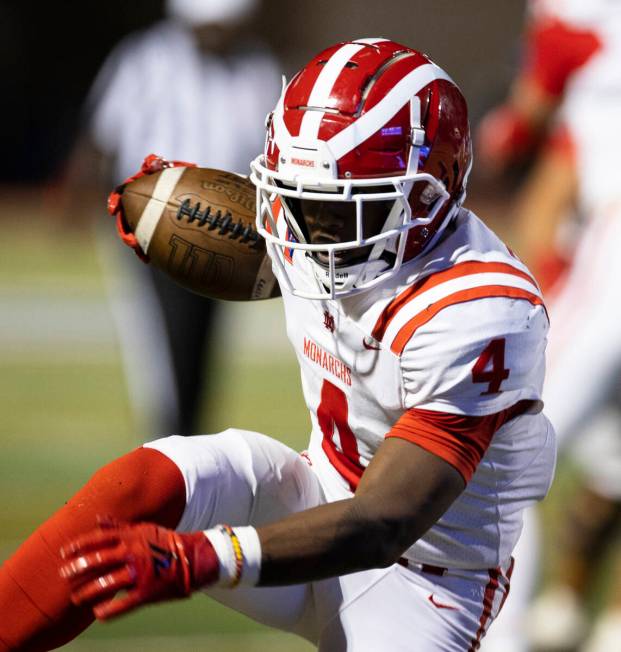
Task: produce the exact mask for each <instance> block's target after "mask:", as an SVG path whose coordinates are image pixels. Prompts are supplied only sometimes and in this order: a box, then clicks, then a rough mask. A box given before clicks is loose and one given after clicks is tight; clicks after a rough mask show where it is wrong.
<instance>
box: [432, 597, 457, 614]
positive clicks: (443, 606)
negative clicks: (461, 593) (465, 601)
mask: <svg viewBox="0 0 621 652" xmlns="http://www.w3.org/2000/svg"><path fill="white" fill-rule="evenodd" d="M427 600H429V602H431V604H432V605H433V606H434V607H436V609H450V610H451V611H459V607H454V606H453V605H451V604H442V603H441V602H438V601H437V600H436V599H435V598H434V597H433V593H430V594H429V596H428V597H427Z"/></svg>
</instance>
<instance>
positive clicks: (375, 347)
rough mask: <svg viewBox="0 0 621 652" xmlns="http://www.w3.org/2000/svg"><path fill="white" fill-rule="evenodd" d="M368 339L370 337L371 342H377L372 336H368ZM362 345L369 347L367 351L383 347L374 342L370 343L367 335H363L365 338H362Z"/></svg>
mask: <svg viewBox="0 0 621 652" xmlns="http://www.w3.org/2000/svg"><path fill="white" fill-rule="evenodd" d="M368 339H369V341H370V342H375V340H373V339H371V338H368ZM362 346H364V348H365V349H367V351H379V350H380V348H381V347H380V346H376V345H375V344H373V343H372V344H369V342H367V338H366V337H363V338H362Z"/></svg>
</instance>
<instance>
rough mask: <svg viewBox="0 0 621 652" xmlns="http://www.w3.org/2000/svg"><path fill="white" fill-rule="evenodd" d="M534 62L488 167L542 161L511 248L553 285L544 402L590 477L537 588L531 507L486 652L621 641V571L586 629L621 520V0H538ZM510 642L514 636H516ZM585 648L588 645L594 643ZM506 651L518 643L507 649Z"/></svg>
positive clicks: (597, 648) (510, 105)
mask: <svg viewBox="0 0 621 652" xmlns="http://www.w3.org/2000/svg"><path fill="white" fill-rule="evenodd" d="M529 11H530V15H529V19H528V25H527V30H526V34H525V52H524V57H523V65H522V68H521V70H520V71H519V73H518V75H517V77H516V78H515V80H514V82H513V84H512V87H511V91H510V94H509V97H508V98H507V100H506V102H505V103H504V104H502V105H501V106H499V107H497V108H496V109H495V110H493V111H492V112H490V113H489V114H488V115H487V116H486V117H485V118H484V120H483V121H482V123H481V125H480V129H479V138H478V153H479V155H480V159H481V161H482V162H483V163H485V164H486V165H487V168H488V174H489V175H490V176H493V175H501V174H503V173H505V172H507V171H508V170H509V169H510V168H511V167H515V166H516V165H524V164H528V162H529V160H530V161H533V160H534V163H533V165H532V168H531V171H530V173H529V175H528V176H527V178H526V180H525V182H524V183H523V185H522V188H521V190H520V191H519V193H518V195H517V197H516V200H515V204H514V206H515V208H514V210H513V225H512V228H513V232H514V237H513V242H514V245H515V247H516V250H517V251H518V253H519V254H520V256H521V257H523V258H525V259H526V262H527V263H528V264H529V265H530V266H531V269H533V270H534V272H535V274H536V276H537V278H538V279H539V280H540V281H541V283H542V285H543V286H544V290H546V291H547V304H548V307H549V309H550V317H551V324H552V328H551V331H550V345H549V347H548V365H549V371H548V376H547V380H546V387H545V391H544V399H545V404H546V410H547V411H548V414H549V416H550V419H551V420H552V422H553V424H554V425H555V427H556V429H557V433H558V437H559V443H560V446H561V449H562V448H564V447H567V446H568V444H570V443H572V442H574V440H577V441H575V443H574V445H573V446H572V457H573V460H574V462H575V463H576V464H577V466H578V468H579V469H580V471H581V476H582V479H583V484H581V486H580V487H578V488H577V490H576V494H575V496H574V497H573V499H572V501H571V505H570V507H569V509H568V510H567V513H566V514H564V515H563V520H564V522H563V523H562V525H561V533H560V536H559V538H558V540H556V541H554V542H553V543H552V545H553V553H554V556H555V558H556V559H555V561H554V564H553V569H554V573H553V576H552V578H551V581H550V586H549V587H547V588H546V589H545V591H544V593H543V594H542V595H541V596H539V598H538V599H537V600H536V601H535V603H534V604H533V605H532V608H530V610H529V609H528V606H529V602H530V600H531V599H532V598H531V596H532V594H533V591H534V584H535V582H536V578H537V573H536V563H537V559H538V545H539V544H538V537H537V534H536V532H534V528H535V527H536V519H534V515H531V518H529V519H526V521H525V530H524V532H523V534H522V538H521V542H520V545H519V547H518V550H516V567H519V566H524V567H527V568H528V567H530V572H526V573H524V572H523V573H522V574H521V575H519V576H517V575H516V578H517V579H516V581H515V582H514V583H513V586H512V598H511V599H510V600H509V601H508V602H507V608H506V611H505V612H503V613H502V614H501V616H500V618H499V619H498V622H497V623H496V626H495V627H494V628H492V630H491V635H490V637H489V639H488V640H487V641H486V645H485V646H484V649H485V650H492V649H498V650H501V649H502V650H504V651H506V650H508V649H516V650H518V649H520V650H524V649H527V647H528V644H527V641H526V640H525V638H524V636H523V635H522V633H525V632H526V631H528V632H529V635H530V642H531V644H532V646H533V648H534V649H536V650H550V651H551V650H558V651H561V650H564V651H568V650H577V649H584V650H588V651H589V652H603V651H611V650H620V649H621V577H615V578H614V579H613V584H614V586H613V589H612V591H611V594H610V596H609V602H608V604H607V606H606V607H605V608H604V610H603V611H602V613H601V614H600V616H599V619H598V622H597V624H596V625H595V627H594V628H593V631H592V632H591V635H590V636H589V640H588V641H586V642H584V640H585V638H586V637H587V634H588V630H589V625H588V607H587V600H588V598H589V592H590V590H591V589H592V588H593V585H594V582H595V580H596V579H597V576H598V572H599V571H600V570H601V564H602V563H603V562H605V560H606V555H605V553H606V552H607V549H608V548H609V547H610V546H611V545H612V544H614V543H616V539H615V537H614V536H611V535H612V533H613V532H614V530H615V528H616V527H617V526H618V525H619V524H620V523H621V409H620V405H621V402H620V393H619V383H620V382H621V332H620V331H619V329H618V321H619V319H620V318H621V310H620V308H619V305H620V303H619V294H620V292H619V278H621V266H620V264H619V262H617V261H618V260H619V256H618V248H619V245H620V244H621V172H620V170H619V166H618V165H617V163H616V159H617V157H618V151H619V148H620V147H621V135H620V134H619V130H618V128H617V120H618V116H619V115H620V114H621V68H620V66H619V61H621V4H620V3H617V2H608V1H606V0H595V1H593V2H589V3H584V2H580V1H579V0H555V1H552V0H532V1H531V3H530V6H529ZM510 639H512V640H513V643H508V642H507V641H509V640H510ZM583 642H584V644H583ZM507 645H509V646H510V647H507Z"/></svg>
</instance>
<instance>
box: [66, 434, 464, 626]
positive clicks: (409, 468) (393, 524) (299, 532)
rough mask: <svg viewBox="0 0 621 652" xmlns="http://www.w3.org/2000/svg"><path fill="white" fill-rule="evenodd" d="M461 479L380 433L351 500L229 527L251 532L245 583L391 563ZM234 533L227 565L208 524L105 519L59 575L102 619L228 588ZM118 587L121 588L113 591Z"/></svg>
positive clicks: (69, 551) (233, 574)
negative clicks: (190, 529) (180, 527)
mask: <svg viewBox="0 0 621 652" xmlns="http://www.w3.org/2000/svg"><path fill="white" fill-rule="evenodd" d="M464 486H465V482H464V479H463V477H462V475H461V474H460V473H459V472H458V471H457V470H456V469H455V468H453V467H452V466H451V465H450V464H448V463H447V462H445V461H444V460H443V459H441V458H440V457H437V456H436V455H434V454H432V453H429V452H427V451H426V450H424V449H423V448H420V447H419V446H418V445H416V444H413V443H411V442H409V441H406V440H403V439H387V440H386V441H385V442H384V443H383V444H382V445H381V447H380V449H379V450H378V452H377V453H376V455H375V456H374V458H373V460H372V462H371V463H370V464H369V466H368V468H367V470H366V471H365V473H364V475H363V478H362V480H361V482H360V485H359V487H358V489H357V492H356V494H355V496H353V497H352V498H350V499H347V500H342V501H338V502H334V503H331V504H327V505H322V506H320V507H316V508H313V509H310V510H306V511H304V512H300V513H299V514H294V515H292V516H290V517H288V518H285V519H283V520H281V521H278V522H276V523H273V524H271V525H266V526H264V527H260V528H258V529H257V530H256V532H255V531H254V530H252V528H236V530H235V531H237V532H240V533H241V531H242V530H251V531H252V536H253V537H255V538H257V537H258V542H259V547H260V559H259V560H258V562H259V564H260V571H259V569H258V568H255V569H253V570H254V571H258V572H257V573H256V574H257V575H258V577H256V578H255V581H254V582H253V583H258V584H259V585H262V586H269V585H285V584H297V583H300V582H306V581H313V580H319V579H323V578H326V577H332V576H337V575H344V574H347V573H352V572H355V571H360V570H365V569H369V568H377V567H383V566H389V565H390V564H393V563H395V562H396V561H397V560H398V559H399V557H400V556H401V554H402V553H403V552H404V551H405V550H406V549H407V548H408V547H409V546H410V545H412V543H414V541H416V539H418V538H419V537H420V536H422V535H423V534H424V533H425V532H426V531H427V529H429V527H431V526H432V525H433V524H434V523H435V522H436V521H437V520H438V518H440V516H441V515H442V514H443V513H444V512H445V511H446V509H448V507H449V506H450V505H451V503H452V502H453V501H454V500H455V499H456V498H457V496H458V495H459V494H460V493H461V491H462V490H463V488H464ZM235 531H233V530H230V533H231V534H232V536H231V539H230V543H232V546H231V549H232V550H233V553H234V554H232V560H233V568H232V569H231V568H230V563H231V559H228V560H224V561H223V555H222V554H221V551H222V545H221V544H222V541H220V544H219V543H218V539H217V538H218V536H220V537H223V538H224V541H225V544H226V543H229V541H228V539H227V534H226V533H225V534H220V533H219V532H218V531H216V530H209V531H207V536H205V534H203V533H202V532H197V533H191V534H180V533H176V532H173V531H172V530H167V529H165V528H158V527H156V526H154V525H151V524H139V525H114V524H106V525H105V527H104V528H102V529H100V530H96V531H94V532H91V533H88V534H87V535H84V536H82V537H80V538H79V539H77V540H76V541H75V542H73V543H72V544H71V545H69V546H67V547H66V548H65V550H64V555H65V558H66V563H65V564H64V566H63V567H62V569H61V574H62V575H63V576H64V577H65V578H67V579H68V580H69V582H70V584H71V589H72V599H73V600H74V602H75V603H76V604H79V605H82V606H91V607H92V608H93V609H94V612H95V615H96V616H97V617H98V618H100V619H102V620H106V619H109V618H111V617H114V616H117V615H120V614H122V613H125V612H127V611H130V610H132V609H134V608H136V607H137V606H140V605H142V604H146V603H149V602H156V601H160V600H166V599H173V598H179V597H184V596H187V595H189V593H190V592H191V591H193V590H195V589H198V588H201V587H204V586H209V585H212V584H215V583H218V584H224V585H229V586H233V585H235V584H236V583H237V582H238V581H239V579H240V575H243V573H244V570H245V569H244V551H243V550H242V549H241V548H240V545H239V544H240V541H239V540H238V539H237V537H236V536H235ZM246 540H247V539H246ZM212 542H213V544H212ZM216 550H218V551H219V552H220V554H218V553H217V552H216ZM225 552H226V550H225ZM246 552H247V551H246ZM237 555H238V561H239V567H238V568H237V569H236V568H235V561H236V560H235V557H236V556H237ZM237 571H239V572H237ZM225 575H226V576H225ZM248 575H249V576H253V573H252V572H250V571H249V573H248ZM241 579H242V581H247V578H244V577H241ZM257 580H258V581H257ZM119 590H125V591H126V593H124V594H123V595H121V596H120V597H115V596H116V594H117V593H118V591H119Z"/></svg>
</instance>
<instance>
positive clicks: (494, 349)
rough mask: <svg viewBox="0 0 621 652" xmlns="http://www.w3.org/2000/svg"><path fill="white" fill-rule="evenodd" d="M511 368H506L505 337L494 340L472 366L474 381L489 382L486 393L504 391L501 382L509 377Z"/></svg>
mask: <svg viewBox="0 0 621 652" xmlns="http://www.w3.org/2000/svg"><path fill="white" fill-rule="evenodd" d="M509 373H510V372H509V369H505V338H504V337H501V338H499V339H497V340H492V341H491V342H490V343H489V344H488V345H487V346H486V347H485V349H484V350H483V353H481V355H480V356H479V357H478V359H477V361H476V362H475V363H474V367H472V382H473V383H487V390H486V391H484V392H481V396H485V395H486V394H498V393H499V392H502V390H501V389H500V383H502V381H503V380H507V378H509Z"/></svg>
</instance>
